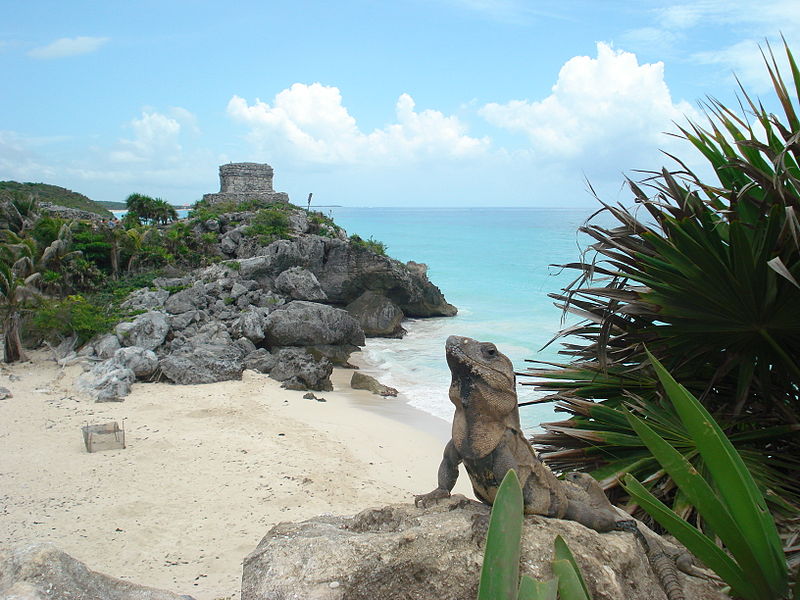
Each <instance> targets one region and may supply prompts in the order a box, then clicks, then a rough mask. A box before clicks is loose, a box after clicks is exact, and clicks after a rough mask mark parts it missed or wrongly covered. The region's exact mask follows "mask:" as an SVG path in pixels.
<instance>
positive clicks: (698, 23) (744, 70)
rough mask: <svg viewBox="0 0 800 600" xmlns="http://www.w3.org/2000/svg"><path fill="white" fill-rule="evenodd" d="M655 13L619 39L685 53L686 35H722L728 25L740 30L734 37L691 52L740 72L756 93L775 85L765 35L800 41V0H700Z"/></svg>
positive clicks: (775, 39) (699, 58)
mask: <svg viewBox="0 0 800 600" xmlns="http://www.w3.org/2000/svg"><path fill="white" fill-rule="evenodd" d="M652 15H653V23H652V25H651V26H649V27H644V28H641V29H636V30H632V31H628V32H626V33H624V34H623V35H622V36H621V37H620V38H619V39H620V40H622V41H623V42H624V43H626V44H627V45H628V47H632V48H634V49H637V50H649V51H656V52H659V53H660V54H661V55H662V56H663V55H668V54H675V55H678V54H681V53H683V52H684V48H685V47H686V46H688V45H689V44H687V43H686V41H687V40H697V39H709V40H714V39H717V37H718V36H716V35H714V34H713V32H714V30H715V29H718V28H723V29H724V31H725V34H726V37H727V39H730V37H731V33H732V32H737V34H738V35H736V37H735V38H734V39H736V40H737V41H736V42H735V43H731V44H723V45H717V46H716V47H710V48H709V49H708V50H705V51H703V52H695V53H693V54H690V55H688V56H686V58H688V59H689V60H691V61H693V62H695V63H700V64H707V65H719V66H720V67H721V68H722V70H723V71H726V72H732V73H735V74H736V75H737V76H738V77H739V79H740V80H741V81H742V82H743V83H744V84H745V86H746V87H748V88H753V89H754V91H755V92H757V93H760V92H765V91H767V90H769V89H771V83H770V79H769V76H768V75H767V73H766V70H765V68H764V63H763V61H762V59H761V53H760V52H759V49H758V46H759V45H761V46H765V44H764V41H765V39H769V40H770V42H772V43H773V44H774V45H778V46H780V45H781V41H780V38H779V37H778V34H779V33H780V34H782V35H783V36H785V38H786V39H787V41H788V42H789V44H790V46H793V45H796V44H797V43H800V2H797V0H763V1H762V2H759V3H758V7H757V8H754V6H753V3H752V2H751V1H750V0H695V1H694V2H692V3H680V4H673V5H671V6H666V7H662V8H658V9H655V10H653V11H652ZM722 39H725V38H722ZM712 43H713V42H712ZM705 45H706V46H709V45H710V43H706V44H705Z"/></svg>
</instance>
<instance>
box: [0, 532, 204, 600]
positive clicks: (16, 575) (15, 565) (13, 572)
mask: <svg viewBox="0 0 800 600" xmlns="http://www.w3.org/2000/svg"><path fill="white" fill-rule="evenodd" d="M0 598H3V599H8V600H11V599H14V600H46V599H60V598H64V599H66V598H74V599H76V600H78V599H80V600H192V597H191V596H179V595H177V594H173V593H172V592H168V591H166V590H158V589H155V588H151V587H145V586H142V585H137V584H135V583H131V582H130V581H123V580H121V579H116V578H115V577H109V576H108V575H103V574H102V573H97V572H95V571H90V570H89V569H88V568H87V567H86V565H85V564H84V563H82V562H80V561H79V560H76V559H74V558H72V557H71V556H70V555H69V554H66V553H65V552H62V551H61V550H59V549H57V548H56V547H55V546H53V545H51V544H44V543H36V544H32V545H19V546H16V547H12V548H7V549H0Z"/></svg>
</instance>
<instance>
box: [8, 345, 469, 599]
mask: <svg viewBox="0 0 800 600" xmlns="http://www.w3.org/2000/svg"><path fill="white" fill-rule="evenodd" d="M31 356H32V358H33V360H32V362H26V363H18V364H13V365H3V366H2V367H0V386H4V387H7V388H8V389H10V390H11V391H12V393H13V397H10V398H6V399H4V400H0V508H1V510H0V544H19V543H26V542H32V541H49V542H53V543H54V544H55V545H56V546H57V547H59V548H60V549H62V550H64V551H66V552H67V553H68V554H70V555H72V556H74V557H75V558H77V559H79V560H81V561H84V562H85V563H86V564H87V565H88V566H89V568H91V569H93V570H96V571H100V572H103V573H106V574H109V575H113V576H116V577H120V578H122V579H127V580H130V581H134V582H136V583H140V584H143V585H150V586H154V587H158V588H164V589H169V590H171V591H174V592H177V593H182V594H190V595H192V596H194V597H195V598H197V599H198V600H215V599H221V598H226V599H228V598H231V599H233V598H239V588H240V580H241V562H242V560H243V558H244V557H245V556H246V555H247V554H248V553H249V552H251V551H252V550H253V549H254V548H255V547H256V545H257V544H258V542H259V540H260V539H261V538H262V536H263V535H264V534H265V533H266V532H267V531H268V530H269V528H270V527H271V526H272V525H273V524H275V523H278V522H280V521H299V520H303V519H307V518H310V517H313V516H315V515H319V514H324V513H332V514H354V513H356V512H358V511H360V510H362V509H364V508H368V507H370V506H382V505H384V504H388V503H392V502H404V501H409V502H411V500H412V495H413V494H414V493H423V492H428V491H430V490H431V489H433V487H435V484H436V470H437V468H438V464H439V461H440V459H441V453H442V450H443V448H444V443H445V441H446V440H447V438H448V437H449V425H448V424H447V423H445V422H444V421H441V420H438V419H436V418H434V417H431V416H429V415H427V414H425V413H422V412H420V411H417V410H416V409H413V408H411V407H409V406H408V405H406V404H405V403H404V402H403V401H402V400H400V399H395V398H380V397H378V396H374V395H372V394H370V393H368V392H361V391H355V390H352V389H350V387H349V379H350V375H351V373H352V372H351V371H347V370H337V371H336V372H335V373H334V377H333V382H334V387H335V391H333V392H324V393H322V392H316V394H317V396H321V397H324V398H325V399H326V400H327V401H326V402H318V401H315V400H309V399H304V398H303V397H302V396H303V393H302V392H295V391H287V390H283V389H281V388H280V386H279V384H278V382H276V381H274V380H272V379H269V378H268V377H267V376H266V375H262V374H259V373H255V372H252V371H245V373H244V376H243V378H242V380H241V381H229V382H223V383H215V384H208V385H191V386H178V385H169V384H162V383H153V384H144V383H140V384H135V385H134V387H133V392H132V393H131V395H130V396H128V397H127V398H126V399H125V401H124V402H121V403H108V404H96V403H93V402H90V401H89V400H87V399H83V398H81V397H80V396H79V395H78V394H77V393H76V392H75V390H74V388H73V385H72V382H73V380H74V378H75V377H76V376H77V375H78V374H79V373H80V372H81V368H80V367H79V366H72V367H67V368H61V367H59V366H58V365H57V364H56V363H55V362H54V361H53V360H52V358H51V356H50V354H49V353H47V352H43V351H40V352H34V353H32V354H31ZM123 420H124V426H125V431H126V438H127V448H126V449H124V450H108V451H103V452H96V453H92V454H90V453H88V452H87V451H86V449H85V447H84V444H83V438H82V434H81V426H82V425H85V424H94V423H103V422H107V421H118V422H120V423H122V422H123ZM455 491H456V492H460V493H464V494H467V495H470V496H471V491H470V489H469V484H468V481H467V478H466V475H463V474H462V476H461V477H460V479H459V483H458V486H457V487H456V490H455Z"/></svg>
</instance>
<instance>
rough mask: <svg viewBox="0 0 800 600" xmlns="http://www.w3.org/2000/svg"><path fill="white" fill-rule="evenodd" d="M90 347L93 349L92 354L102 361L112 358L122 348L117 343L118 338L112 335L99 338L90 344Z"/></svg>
mask: <svg viewBox="0 0 800 600" xmlns="http://www.w3.org/2000/svg"><path fill="white" fill-rule="evenodd" d="M92 346H93V347H94V354H95V355H96V356H98V357H100V358H102V359H107V358H112V357H113V356H114V353H115V352H116V351H117V350H119V349H120V348H121V347H122V346H121V345H120V343H119V338H117V336H116V335H114V334H113V333H107V334H106V335H104V336H101V337H100V338H98V339H97V340H95V341H94V342H92Z"/></svg>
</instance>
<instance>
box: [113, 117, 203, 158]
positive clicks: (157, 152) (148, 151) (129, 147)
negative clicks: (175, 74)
mask: <svg viewBox="0 0 800 600" xmlns="http://www.w3.org/2000/svg"><path fill="white" fill-rule="evenodd" d="M181 110H183V111H185V112H186V113H187V114H188V115H191V113H189V111H186V110H185V109H181ZM129 125H130V127H131V129H132V130H133V134H134V135H133V139H122V140H120V141H119V145H118V147H117V149H115V150H113V151H111V152H110V153H109V158H110V159H111V160H112V161H114V162H117V163H142V162H146V161H150V160H153V159H156V160H158V161H160V162H165V163H166V162H174V161H176V160H177V159H178V158H179V157H180V154H181V145H180V140H179V137H180V133H181V124H180V123H179V122H178V121H177V120H176V119H174V118H172V117H168V116H166V115H163V114H161V113H158V112H148V111H144V112H142V116H141V118H139V119H133V120H132V121H131V122H130V124H129Z"/></svg>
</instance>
